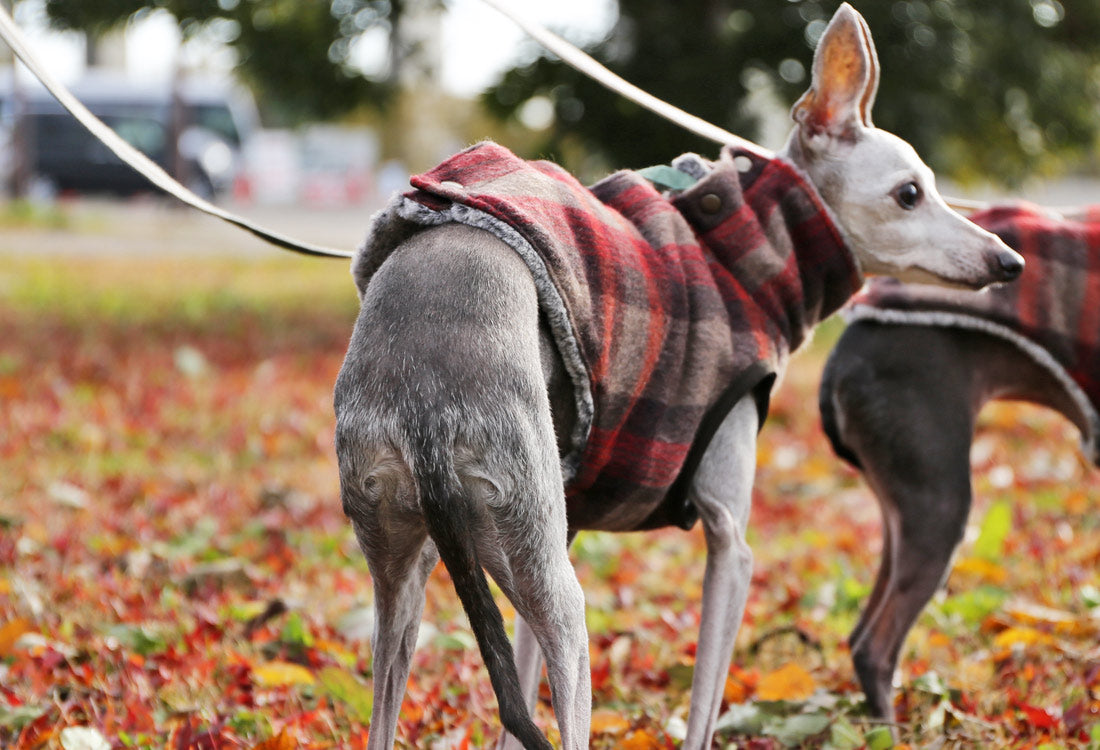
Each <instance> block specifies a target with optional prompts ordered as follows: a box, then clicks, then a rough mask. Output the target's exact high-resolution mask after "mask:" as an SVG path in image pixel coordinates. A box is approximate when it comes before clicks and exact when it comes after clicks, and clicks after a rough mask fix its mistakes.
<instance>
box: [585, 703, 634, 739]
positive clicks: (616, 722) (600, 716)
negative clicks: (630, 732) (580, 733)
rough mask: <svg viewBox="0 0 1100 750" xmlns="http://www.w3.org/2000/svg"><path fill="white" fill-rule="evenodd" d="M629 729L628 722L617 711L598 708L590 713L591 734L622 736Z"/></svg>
mask: <svg viewBox="0 0 1100 750" xmlns="http://www.w3.org/2000/svg"><path fill="white" fill-rule="evenodd" d="M627 729H630V722H629V721H627V720H626V719H624V718H623V717H622V714H620V713H619V712H618V711H614V710H612V709H609V708H598V709H596V710H595V711H593V712H592V734H622V733H623V732H625V731H626V730H627Z"/></svg>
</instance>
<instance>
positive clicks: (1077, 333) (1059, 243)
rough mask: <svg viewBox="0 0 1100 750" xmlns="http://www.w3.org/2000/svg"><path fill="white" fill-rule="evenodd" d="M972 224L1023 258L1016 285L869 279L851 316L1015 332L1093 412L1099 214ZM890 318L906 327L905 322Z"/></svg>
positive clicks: (1099, 329) (1097, 394)
mask: <svg viewBox="0 0 1100 750" xmlns="http://www.w3.org/2000/svg"><path fill="white" fill-rule="evenodd" d="M970 218H971V220H972V221H973V222H974V223H975V224H978V225H979V226H982V227H984V228H986V229H988V230H989V231H991V232H994V233H996V234H997V235H998V236H999V237H1000V238H1001V239H1003V240H1004V241H1005V243H1006V244H1007V245H1009V246H1010V247H1012V248H1013V249H1014V250H1016V252H1018V253H1020V254H1021V255H1022V256H1024V258H1025V260H1026V262H1027V267H1026V270H1025V271H1024V273H1023V275H1022V276H1021V277H1020V279H1019V280H1018V281H1015V282H1013V283H1011V284H1003V285H1000V286H997V287H993V288H992V289H987V290H985V291H982V292H966V291H957V290H951V289H942V288H939V287H932V286H926V285H922V284H900V283H898V282H897V281H894V280H891V279H874V280H873V281H872V282H871V283H869V284H868V285H867V287H866V288H865V289H864V290H863V291H862V292H861V293H860V294H859V295H857V296H856V297H855V299H853V300H852V311H851V314H850V315H848V317H849V318H850V319H861V318H877V319H880V320H884V319H885V318H882V317H880V316H878V315H877V313H876V311H879V310H890V311H895V312H900V313H906V312H910V311H918V312H930V311H931V312H940V313H947V314H949V315H954V316H959V317H960V319H961V320H963V321H965V320H966V319H968V318H970V319H974V320H980V321H984V322H988V323H992V324H993V325H994V326H999V327H1003V328H1004V329H1007V331H1008V332H1009V334H1006V335H1005V337H1006V338H1009V339H1010V340H1011V338H1012V337H1011V335H1010V334H1016V335H1018V336H1020V337H1022V338H1023V339H1024V340H1025V341H1026V342H1030V343H1031V344H1034V345H1036V346H1038V347H1039V349H1040V350H1041V351H1043V352H1045V353H1046V354H1047V355H1049V359H1047V358H1043V359H1044V360H1045V361H1043V362H1042V363H1043V364H1044V365H1047V366H1055V367H1058V368H1061V369H1062V370H1063V371H1064V373H1065V374H1066V375H1068V376H1069V378H1070V379H1071V380H1072V381H1073V382H1074V383H1076V384H1077V386H1079V387H1080V389H1081V391H1083V393H1084V394H1085V396H1087V398H1088V400H1089V401H1090V402H1091V403H1092V405H1093V409H1094V411H1095V409H1096V406H1097V404H1100V208H1097V207H1090V208H1088V209H1085V210H1083V211H1082V212H1081V214H1080V215H1079V216H1074V217H1066V218H1062V217H1056V216H1052V215H1051V214H1050V213H1049V212H1046V211H1044V210H1043V209H1042V208H1040V207H1038V206H1034V205H1030V204H1013V205H1004V206H996V207H993V208H990V209H988V210H985V211H982V212H980V213H977V214H974V215H973V216H971V217H970ZM895 320H897V322H906V320H905V319H904V316H903V317H898V318H895ZM914 320H917V318H916V317H914ZM944 320H945V321H950V320H951V319H950V318H944ZM988 330H990V332H993V333H996V332H997V331H996V328H993V327H990V328H988ZM1050 360H1053V361H1052V362H1051V361H1050ZM1085 437H1086V440H1088V439H1090V436H1085ZM1092 458H1093V460H1096V456H1093V457H1092Z"/></svg>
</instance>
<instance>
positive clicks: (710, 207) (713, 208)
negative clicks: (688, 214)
mask: <svg viewBox="0 0 1100 750" xmlns="http://www.w3.org/2000/svg"><path fill="white" fill-rule="evenodd" d="M699 208H701V209H703V212H704V213H708V214H716V213H718V211H719V209H721V208H722V199H721V198H719V197H718V196H717V195H715V194H714V193H707V194H706V195H704V196H703V197H702V198H700V199H699Z"/></svg>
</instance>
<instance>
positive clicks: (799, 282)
mask: <svg viewBox="0 0 1100 750" xmlns="http://www.w3.org/2000/svg"><path fill="white" fill-rule="evenodd" d="M735 157H737V162H736V163H735ZM698 162H699V163H701V164H704V165H705V174H703V175H702V177H701V179H699V180H698V182H697V183H696V184H695V185H693V186H692V187H690V188H689V189H687V190H684V191H682V192H680V193H678V194H676V195H675V196H674V197H671V198H669V197H667V196H664V195H662V194H661V193H660V192H658V191H657V190H656V189H655V188H654V186H653V184H651V183H650V182H649V181H647V180H646V179H644V178H642V177H641V176H639V175H638V174H637V173H635V172H629V171H623V172H618V173H616V174H613V175H611V176H610V177H608V178H606V179H604V180H602V181H601V182H599V183H597V184H596V185H594V186H592V187H591V188H585V187H583V186H582V185H581V184H580V183H578V182H577V181H576V179H575V178H573V177H572V176H571V175H570V174H568V173H567V172H565V171H564V170H562V169H561V168H560V167H558V166H557V165H554V164H551V163H549V162H544V161H535V162H528V161H524V160H522V159H520V158H518V157H516V156H515V155H514V154H512V153H511V152H509V151H508V150H506V149H504V148H502V147H500V146H497V145H495V144H492V143H482V144H479V145H477V146H474V147H472V148H470V149H467V150H466V151H463V152H461V153H459V154H457V155H455V156H454V157H452V158H450V159H448V160H447V161H445V162H444V163H442V164H440V165H439V166H438V167H436V168H435V169H433V170H431V171H430V172H427V173H425V174H422V175H418V176H415V177H413V178H412V180H411V183H412V185H413V186H414V187H415V188H416V189H415V190H414V191H412V192H409V193H406V195H405V199H406V200H407V201H411V202H412V203H414V204H416V206H415V208H416V211H412V212H410V211H409V210H408V208H407V207H406V209H405V212H404V213H405V218H406V219H408V218H409V217H410V216H411V215H413V214H416V213H417V212H418V211H419V212H420V215H419V218H417V219H415V220H416V221H420V222H421V223H438V221H439V220H440V219H438V218H431V217H425V216H424V215H423V211H427V212H428V213H429V214H432V213H435V214H437V215H438V216H442V215H443V214H447V215H448V216H449V217H450V218H451V220H458V221H464V222H466V223H472V224H475V225H478V226H483V227H486V228H489V229H490V231H494V232H495V233H497V234H498V235H499V236H501V237H502V239H505V241H507V242H509V244H512V245H513V246H514V247H515V246H516V245H517V244H523V243H527V244H529V246H530V247H532V248H534V249H535V251H536V252H537V254H538V256H539V258H540V259H541V262H542V263H543V264H544V266H545V272H546V274H547V276H548V278H549V280H550V282H551V283H552V286H553V291H556V294H557V295H558V296H560V300H561V304H562V305H563V306H564V313H565V317H566V319H567V321H568V328H569V329H570V332H571V334H572V336H573V337H574V340H575V343H574V344H572V346H575V349H576V353H577V354H578V355H579V359H580V368H579V369H583V372H580V373H574V386H575V387H576V388H578V389H579V390H580V391H587V392H588V393H590V394H591V404H592V408H591V414H590V419H588V420H587V421H588V425H587V430H586V434H584V435H583V436H582V439H581V440H580V441H578V442H579V444H578V445H577V446H576V451H575V452H574V453H575V455H574V457H573V458H574V459H575V461H574V462H573V463H572V464H570V457H569V456H566V457H564V460H563V467H564V470H565V475H566V492H567V498H568V511H569V521H570V526H571V527H572V528H574V529H582V528H604V529H614V530H626V529H636V528H649V527H653V526H660V525H669V524H678V525H683V526H689V525H690V524H691V523H693V522H694V520H695V519H694V514H693V509H692V508H690V505H689V504H687V503H686V500H685V494H686V493H685V490H686V483H687V481H688V479H689V477H690V474H691V472H692V471H693V470H694V466H695V464H696V463H697V460H698V457H699V456H700V455H701V453H702V450H703V449H704V448H705V447H706V443H707V442H708V441H709V440H710V438H711V437H712V435H713V432H714V430H715V429H717V426H718V424H719V423H720V421H721V418H722V417H723V416H724V415H725V413H726V412H727V411H728V410H729V409H730V408H731V407H732V406H733V404H734V403H735V402H736V401H737V400H738V399H739V398H741V397H742V396H744V395H746V394H749V393H754V394H755V395H757V396H758V397H759V399H760V403H762V404H763V405H764V406H763V408H764V411H766V399H767V392H768V389H769V388H770V385H771V381H772V377H771V376H773V375H775V374H777V373H779V372H780V371H781V370H782V369H783V367H784V365H785V363H786V360H787V357H788V355H789V353H790V352H791V351H793V350H794V349H795V348H796V347H798V345H799V344H800V343H801V342H802V341H803V340H804V338H805V337H806V334H807V332H808V331H809V330H810V329H811V328H812V327H813V326H814V325H815V324H816V323H818V322H819V321H820V320H822V319H823V318H824V317H826V316H828V315H830V314H831V313H832V312H834V311H835V310H837V309H838V308H839V307H840V306H841V305H842V304H843V303H844V302H845V301H846V300H847V299H848V297H849V296H850V295H851V294H852V292H854V291H855V290H856V289H857V288H858V285H859V276H858V272H857V269H856V266H855V263H854V260H853V258H852V256H851V254H850V252H849V250H848V249H847V247H846V245H845V243H844V241H843V240H842V238H841V235H840V233H839V232H838V230H837V228H836V227H835V226H834V224H833V222H832V220H831V219H830V217H829V215H828V214H827V212H826V210H825V209H824V207H823V205H822V204H821V201H820V198H819V196H818V195H817V193H816V191H815V190H814V189H813V188H812V186H810V185H809V184H808V183H807V182H806V181H805V180H804V179H803V177H802V176H801V175H800V174H799V173H798V172H797V171H796V170H795V169H794V168H793V167H792V166H790V165H789V164H787V163H785V162H783V161H780V160H766V159H761V158H758V157H755V156H751V155H748V154H739V153H737V152H734V151H731V150H726V151H725V152H723V154H722V156H721V158H720V159H719V160H718V161H717V162H713V163H711V162H703V161H702V160H698ZM738 166H740V167H741V170H739V169H738ZM456 206H458V207H460V208H461V209H462V210H461V211H460V212H457V213H456V212H455V211H454V210H453V209H454V208H455V207H456ZM448 212H450V213H449V214H448ZM486 215H487V216H488V217H491V220H490V221H488V222H486V221H484V217H485V216H486ZM498 224H503V225H506V227H507V228H508V229H501V228H500V227H499V226H498ZM512 233H517V234H518V235H519V236H521V237H522V241H519V242H517V241H516V240H515V237H514V236H512ZM370 249H371V248H370V243H369V242H368V247H367V251H368V252H369V251H370ZM521 255H523V253H522V252H521ZM383 259H384V258H381V257H379V258H374V259H373V260H372V262H371V264H370V265H372V266H373V267H377V264H378V263H380V262H381V261H382V260H383ZM527 260H528V265H529V266H531V265H532V264H531V261H530V259H527ZM539 272H540V273H541V271H539ZM545 292H546V290H542V292H541V293H540V299H541V302H542V303H543V305H544V307H546V306H552V305H554V304H557V303H556V302H555V301H554V300H552V299H547V298H548V297H553V296H555V295H554V294H553V293H550V294H547V293H545ZM556 338H557V339H558V343H559V348H560V349H562V350H563V358H565V359H566V360H568V359H569V356H570V353H569V351H568V349H569V347H570V346H571V344H570V343H569V342H568V341H565V342H563V341H562V336H561V335H558V336H557V337H556ZM566 338H568V336H566ZM567 366H568V362H567ZM582 411H583V408H582ZM585 418H586V415H585V414H583V413H582V414H581V419H582V420H585Z"/></svg>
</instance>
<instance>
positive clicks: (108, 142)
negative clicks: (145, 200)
mask: <svg viewBox="0 0 1100 750" xmlns="http://www.w3.org/2000/svg"><path fill="white" fill-rule="evenodd" d="M0 36H2V37H3V38H4V41H5V42H7V43H8V45H9V46H10V47H11V49H12V51H13V52H14V53H15V54H16V55H18V56H19V59H20V60H22V61H23V64H24V65H26V66H27V68H28V69H30V71H31V72H32V73H34V75H35V76H37V77H38V80H40V81H41V82H42V85H43V86H45V87H46V90H47V91H49V92H50V93H51V94H53V95H54V97H55V98H56V99H57V101H58V102H60V103H61V106H63V107H64V108H65V109H67V110H69V112H70V113H71V114H72V115H73V117H75V118H76V119H77V120H78V121H79V122H80V124H81V125H83V126H84V127H85V128H87V129H88V131H89V132H91V134H92V135H94V136H95V137H96V138H98V139H99V140H100V141H102V142H103V144H104V145H105V146H107V148H109V149H111V151H112V152H114V154H115V155H116V156H117V157H118V158H120V159H122V161H124V162H126V163H127V164H129V165H130V166H131V167H133V168H134V169H136V170H137V171H138V172H140V173H141V174H142V175H144V176H145V177H146V178H148V179H149V181H150V182H152V183H153V184H154V185H156V186H157V187H159V188H160V189H161V190H163V191H165V192H166V193H168V194H170V195H172V196H174V197H176V198H178V199H179V200H181V201H183V202H184V203H186V204H187V205H189V206H192V207H194V208H197V209H198V210H200V211H202V212H203V213H206V214H209V215H211V216H215V217H217V218H219V219H221V220H222V221H227V222H229V223H230V224H233V225H234V226H237V227H240V228H241V229H244V230H245V231H247V232H251V233H252V234H253V235H255V236H256V237H259V238H260V239H262V240H265V241H267V242H270V243H271V244H272V245H275V246H276V247H280V248H282V249H284V250H292V251H294V252H297V253H303V254H305V255H314V256H322V257H329V258H352V257H354V255H355V254H354V253H352V252H349V251H347V250H337V249H335V248H331V247H324V246H322V245H314V244H312V243H309V242H302V241H301V240H296V239H294V238H291V237H288V236H286V235H284V234H281V233H279V232H275V231H272V230H270V229H265V228H264V227H262V226H260V225H259V224H256V223H255V222H252V221H250V220H248V219H245V218H242V217H240V216H237V215H236V214H233V213H230V212H229V211H226V210H225V209H222V208H219V207H218V206H215V205H214V204H213V203H210V202H209V201H206V200H203V199H202V198H200V197H199V196H198V195H196V194H195V193H193V192H192V191H190V190H188V189H187V188H186V187H184V186H183V185H182V184H180V183H179V182H178V181H177V180H175V179H174V178H173V177H172V176H171V175H169V174H168V173H167V172H165V171H164V170H163V169H161V167H160V166H159V165H157V164H156V163H155V162H154V161H153V160H152V159H150V158H149V157H148V156H146V155H145V154H143V153H141V152H140V151H138V150H137V149H136V148H134V147H133V146H131V145H130V144H129V143H127V142H126V141H124V140H123V139H122V138H121V137H120V136H119V135H118V134H117V133H116V132H115V131H113V130H111V128H109V127H107V126H106V125H105V124H104V123H103V121H102V120H100V119H99V118H98V117H96V116H95V115H93V114H92V113H91V112H90V111H89V110H88V108H87V107H85V106H84V105H83V104H81V103H80V101H79V100H78V99H77V98H76V97H75V96H73V95H72V93H71V92H70V91H69V90H68V89H67V88H66V87H65V86H64V84H62V83H61V82H60V81H58V80H57V79H56V78H54V77H53V75H51V74H50V72H49V71H48V70H46V68H45V67H44V66H43V65H42V64H41V62H40V61H39V60H38V57H37V56H36V55H35V54H34V52H33V51H32V50H31V47H30V45H29V44H28V43H27V40H26V39H25V38H24V37H23V33H22V32H21V31H20V30H19V27H18V26H17V25H16V24H15V21H14V20H13V19H12V17H11V15H10V14H9V13H8V11H7V9H5V8H4V7H3V5H0Z"/></svg>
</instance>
